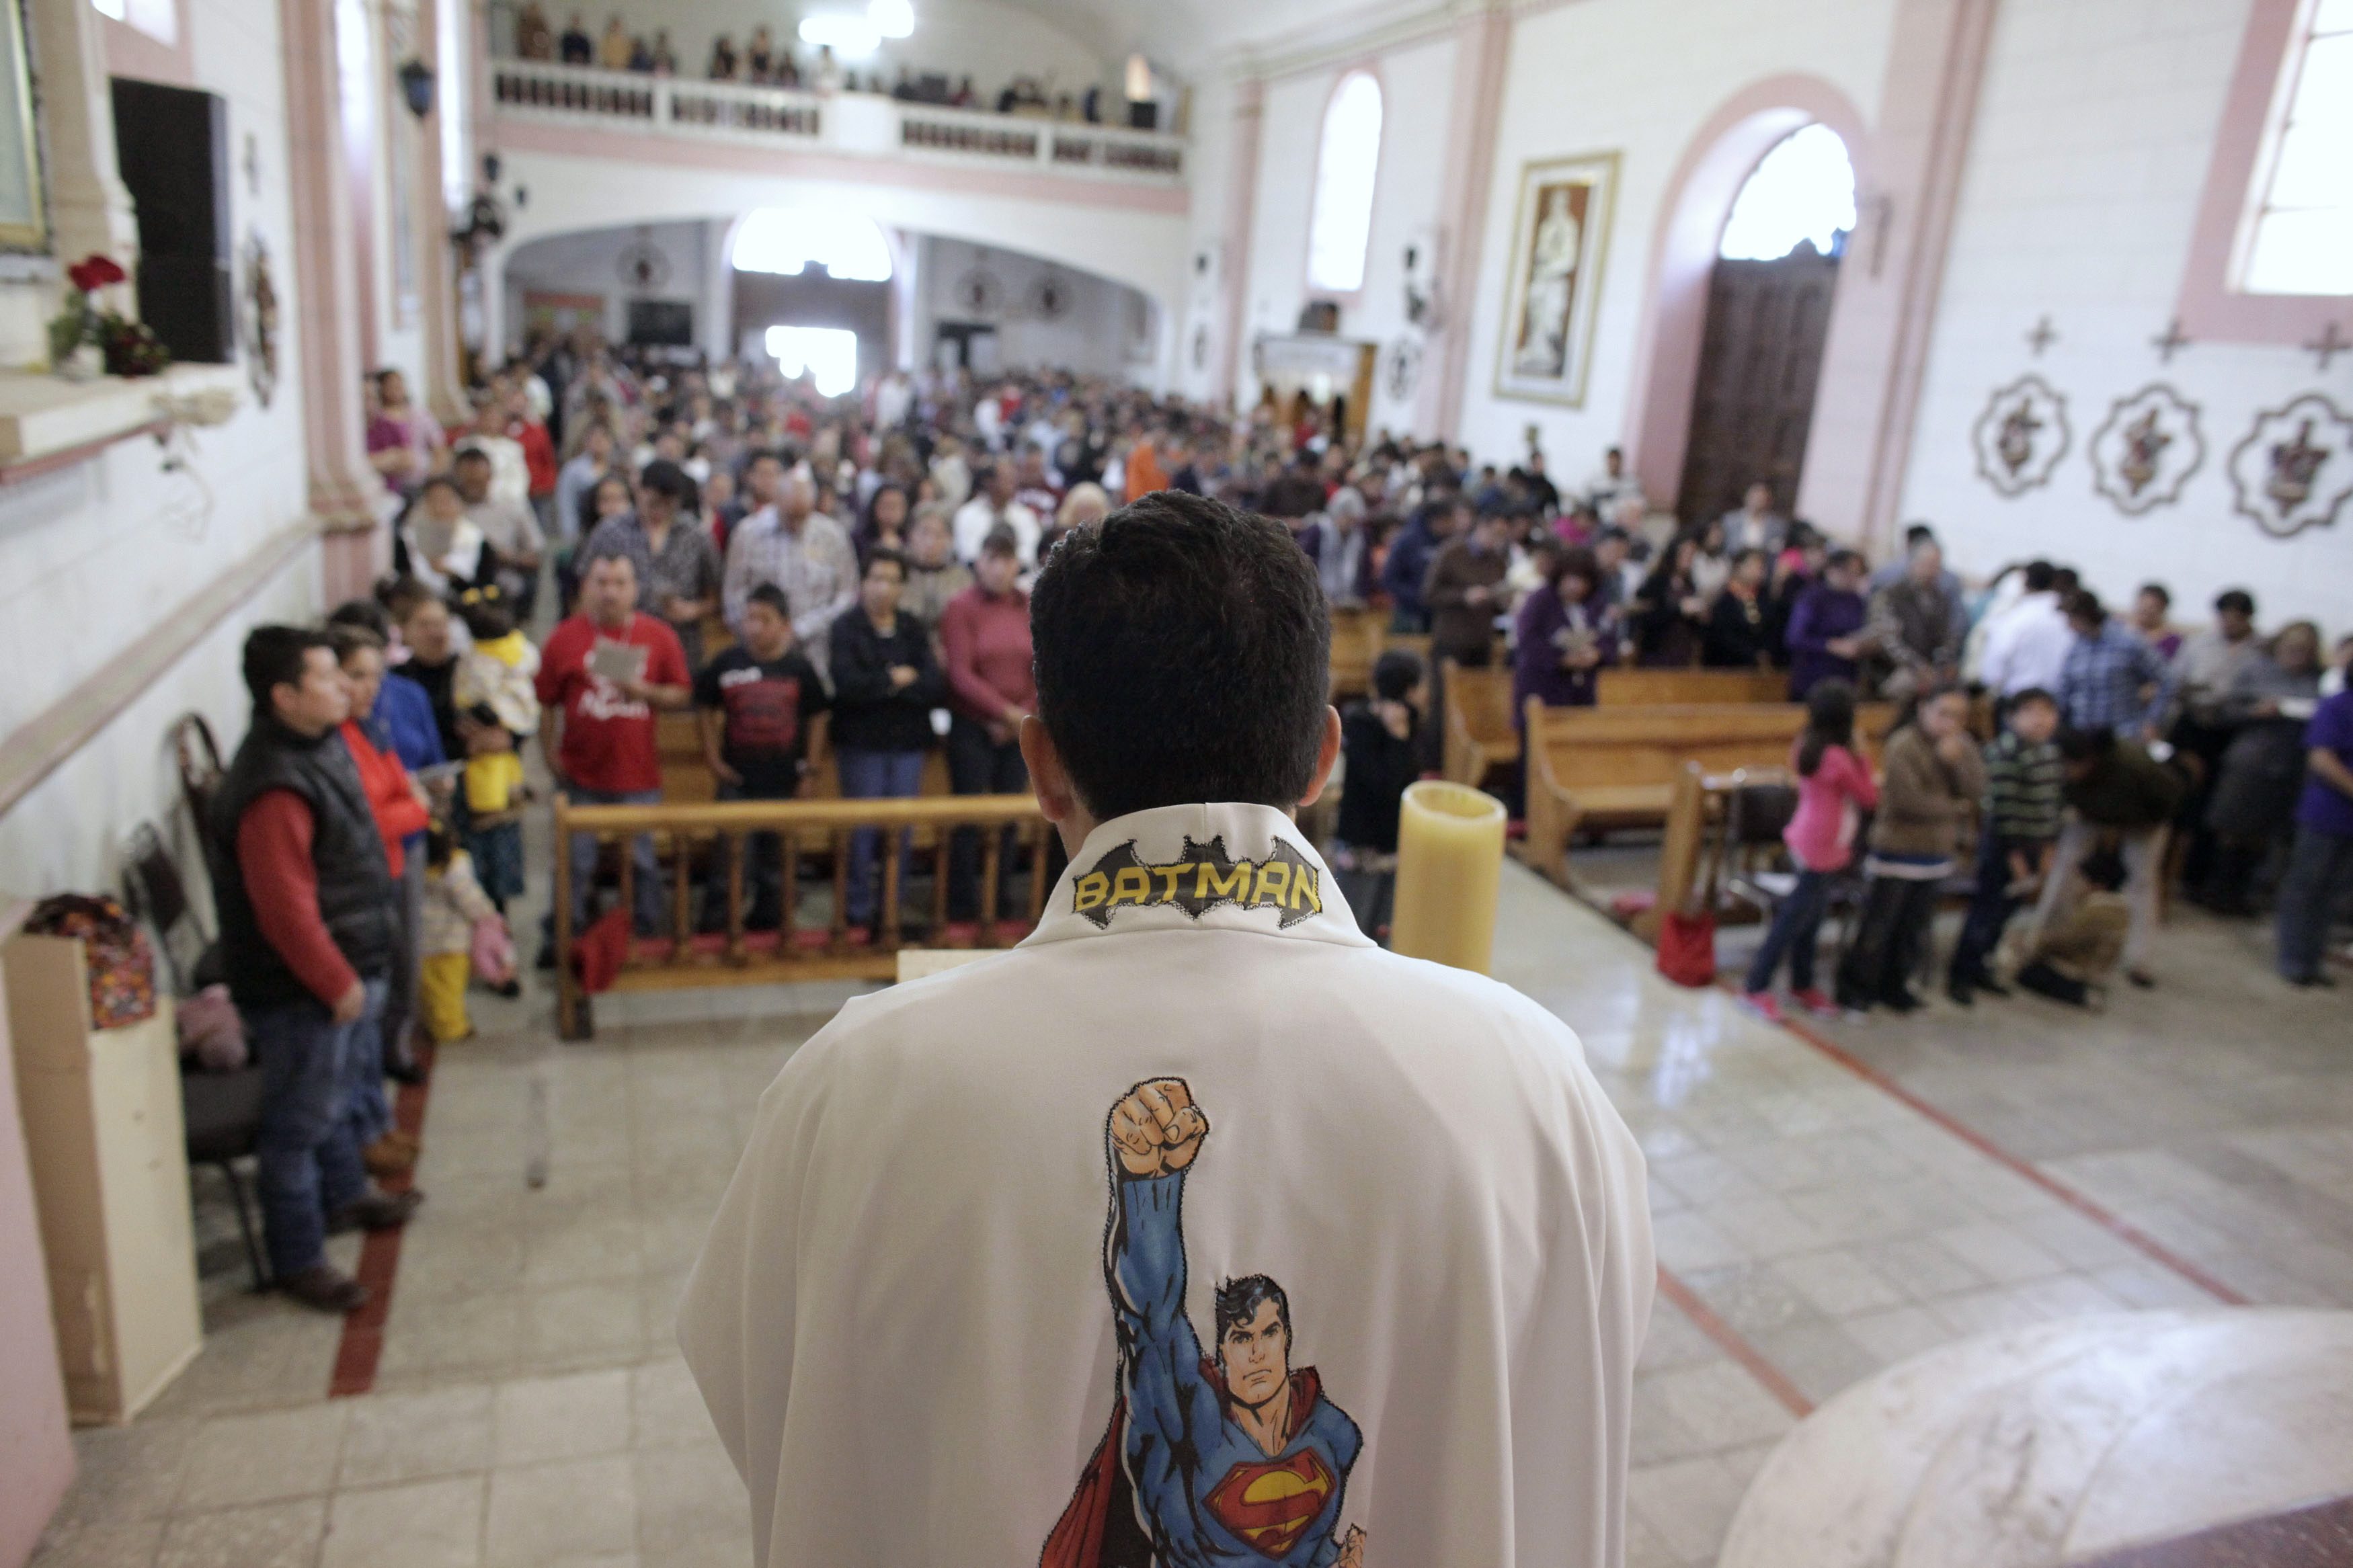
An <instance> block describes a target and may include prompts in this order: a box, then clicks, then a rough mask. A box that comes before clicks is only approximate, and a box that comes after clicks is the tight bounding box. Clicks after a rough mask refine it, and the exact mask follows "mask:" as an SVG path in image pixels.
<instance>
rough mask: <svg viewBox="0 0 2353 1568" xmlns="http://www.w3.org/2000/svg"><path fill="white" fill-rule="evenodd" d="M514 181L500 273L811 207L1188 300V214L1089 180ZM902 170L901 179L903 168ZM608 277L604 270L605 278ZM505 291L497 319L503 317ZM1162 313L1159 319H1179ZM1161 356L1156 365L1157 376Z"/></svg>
mask: <svg viewBox="0 0 2353 1568" xmlns="http://www.w3.org/2000/svg"><path fill="white" fill-rule="evenodd" d="M506 162H507V164H508V167H509V169H510V170H511V172H512V174H511V179H512V183H513V184H522V185H525V186H528V187H529V189H530V191H531V201H530V204H529V205H527V206H525V207H523V208H522V210H521V211H519V212H518V213H516V214H515V215H514V219H513V223H512V226H511V227H510V230H509V237H508V241H507V243H506V245H504V246H503V247H501V249H499V250H498V251H496V252H493V253H492V256H491V266H492V268H494V269H497V270H502V269H503V268H505V267H506V266H508V265H509V264H510V262H511V258H513V257H515V256H516V255H518V254H520V253H521V252H522V247H524V246H525V245H528V244H529V243H531V242H532V241H533V240H534V239H537V238H540V237H545V236H549V235H558V234H565V233H570V232H576V231H578V230H582V229H587V228H604V227H607V226H610V225H612V224H614V223H615V222H628V223H650V224H663V223H669V222H673V221H676V220H679V219H690V220H692V221H694V222H698V223H699V222H702V221H704V220H706V219H707V218H708V217H709V216H711V215H712V214H715V213H740V212H745V211H749V210H750V209H752V208H754V207H761V206H781V207H797V208H798V207H806V208H814V209H818V210H821V211H834V212H843V213H852V214H859V215H862V216H867V217H871V218H872V219H873V220H874V221H875V222H876V223H878V224H880V225H881V226H882V227H883V228H884V229H885V230H886V231H887V230H892V229H898V230H902V231H905V232H910V233H918V234H929V235H936V236H939V237H944V238H955V239H962V240H968V241H971V242H973V243H976V244H980V245H991V246H996V247H1000V248H1005V249H1012V250H1018V251H1021V252H1023V253H1024V254H1031V255H1039V256H1045V257H1049V258H1052V259H1054V260H1056V261H1058V262H1060V263H1061V264H1063V265H1065V266H1067V267H1069V268H1073V269H1074V270H1077V271H1082V272H1088V273H1092V274H1093V275H1095V276H1097V277H1100V278H1107V279H1113V280H1114V281H1117V282H1120V283H1124V284H1127V285H1129V286H1131V287H1133V288H1135V289H1140V290H1142V291H1143V292H1145V293H1146V294H1148V295H1150V296H1152V297H1153V298H1154V299H1155V300H1158V301H1162V302H1163V304H1164V307H1166V306H1169V305H1181V302H1182V300H1183V299H1184V288H1185V278H1186V264H1187V251H1186V241H1187V235H1188V230H1189V222H1188V219H1187V216H1186V214H1185V213H1184V212H1182V211H1155V210H1152V209H1150V208H1148V207H1145V206H1129V205H1092V204H1091V203H1090V202H1089V200H1088V198H1089V196H1090V195H1094V194H1097V193H1093V192H1091V191H1090V190H1089V189H1088V188H1087V187H1086V186H1085V184H1084V183H1083V182H1078V181H1073V182H1071V184H1072V185H1073V187H1074V189H1073V193H1072V195H1073V199H1072V200H1071V201H1067V202H1064V201H1051V200H1040V199H1037V198H1035V197H1031V196H1026V195H1023V196H1016V195H1002V194H999V193H998V192H997V191H996V190H993V189H990V188H989V182H988V181H987V178H986V172H984V173H983V174H975V175H971V176H966V175H965V172H964V171H960V170H942V171H934V170H933V169H932V168H931V167H930V166H929V165H913V166H912V167H913V169H914V170H915V172H916V173H918V174H921V175H922V178H921V179H920V180H916V179H913V178H910V179H906V180H892V181H882V180H871V181H858V180H853V179H847V178H844V179H834V178H819V177H811V176H808V175H806V174H792V173H790V172H788V171H789V163H782V164H780V166H779V168H778V170H777V172H776V173H775V174H744V173H741V172H736V171H731V170H727V169H721V168H696V167H691V166H684V165H674V164H657V163H632V162H620V161H606V160H598V159H587V158H578V157H570V156H565V155H562V154H557V153H538V152H514V151H510V152H509V153H507V154H506ZM901 172H902V173H905V172H906V171H903V170H902V171H901ZM608 276H609V274H608ZM504 293H505V290H504V289H503V288H502V289H501V300H500V303H501V317H502V318H504V317H505V310H504V304H505V301H504V298H503V296H504ZM1172 316H1173V312H1172V310H1169V309H1167V308H1164V309H1163V310H1161V311H1160V315H1159V319H1160V321H1162V322H1163V323H1167V322H1169V321H1171V320H1172ZM497 330H498V332H499V335H500V339H501V341H502V342H505V341H512V340H515V339H517V338H518V337H519V335H520V331H521V328H520V323H518V322H515V321H512V320H510V319H502V320H501V321H499V322H498V323H497ZM1162 339H1163V342H1162V343H1161V345H1160V347H1159V353H1160V354H1161V355H1173V351H1174V342H1175V332H1174V330H1173V328H1169V329H1167V330H1166V331H1163V333H1162ZM1158 363H1162V360H1161V359H1160V358H1158V357H1156V358H1155V368H1156V366H1157V364H1158Z"/></svg>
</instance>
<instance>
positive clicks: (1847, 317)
mask: <svg viewBox="0 0 2353 1568" xmlns="http://www.w3.org/2000/svg"><path fill="white" fill-rule="evenodd" d="M1995 3H1996V0H1950V4H1949V5H1947V4H1946V3H1945V0H1906V8H1905V13H1903V14H1900V15H1899V17H1898V21H1897V26H1898V28H1899V31H1900V30H1902V29H1904V28H1905V26H1906V23H1907V22H1910V23H1911V24H1912V25H1913V26H1915V27H1916V28H1919V29H1922V30H1926V29H1928V28H1931V27H1936V26H1937V25H1938V24H1941V26H1940V27H1939V28H1938V30H1936V32H1935V34H1934V37H1935V41H1936V52H1935V53H1934V54H1930V53H1928V52H1927V51H1926V50H1923V51H1922V52H1920V53H1919V54H1917V55H1914V56H1910V57H1905V56H1901V55H1899V57H1898V59H1897V61H1896V62H1895V64H1894V65H1892V66H1891V67H1890V68H1889V71H1888V77H1887V85H1886V87H1885V89H1883V91H1884V93H1885V95H1886V96H1885V97H1883V100H1882V101H1881V105H1880V124H1881V128H1882V132H1883V134H1886V133H1888V128H1889V127H1891V126H1893V125H1894V124H1897V123H1899V122H1903V123H1907V124H1908V123H1909V121H1908V120H1906V118H1905V116H1901V115H1899V114H1898V113H1897V111H1896V110H1895V109H1894V107H1893V105H1894V101H1895V97H1894V95H1896V94H1897V93H1901V92H1906V91H1918V92H1922V93H1924V94H1932V95H1933V96H1930V97H1929V98H1928V102H1929V104H1930V110H1929V114H1928V117H1927V119H1928V123H1927V126H1926V132H1925V135H1921V134H1919V132H1916V131H1914V132H1908V134H1911V135H1915V136H1917V137H1918V140H1919V142H1920V144H1921V152H1920V162H1919V164H1918V167H1917V169H1916V171H1915V174H1914V183H1913V184H1911V185H1909V186H1908V187H1899V186H1898V185H1897V183H1896V182H1895V181H1894V179H1892V178H1891V179H1890V180H1889V181H1888V182H1887V184H1888V187H1889V190H1890V192H1891V196H1890V199H1891V200H1895V201H1902V200H1905V198H1906V197H1907V196H1908V197H1909V198H1910V205H1911V206H1912V207H1913V208H1914V221H1915V225H1916V226H1915V228H1914V229H1913V231H1912V232H1911V233H1910V234H1909V235H1908V236H1905V237H1903V238H1902V239H1901V240H1900V241H1895V242H1894V247H1895V252H1896V255H1897V256H1898V257H1899V258H1901V265H1900V268H1899V269H1898V272H1897V274H1896V279H1897V287H1898V289H1899V292H1898V293H1897V295H1896V296H1895V298H1894V300H1893V309H1892V310H1889V311H1887V313H1886V316H1885V317H1884V319H1883V320H1880V321H1876V322H1874V323H1873V328H1874V330H1876V331H1879V332H1880V333H1882V334H1883V336H1884V340H1885V341H1884V342H1883V343H1874V344H1873V346H1875V347H1877V348H1878V350H1879V352H1880V353H1882V354H1883V356H1884V358H1883V361H1882V362H1881V363H1883V364H1884V365H1885V367H1886V377H1887V379H1886V392H1885V395H1884V397H1883V399H1882V400H1881V402H1880V405H1879V408H1878V424H1877V430H1876V440H1875V443H1874V447H1873V453H1872V463H1871V469H1870V472H1869V474H1868V476H1867V478H1866V479H1865V481H1864V485H1863V489H1862V509H1861V529H1860V534H1859V536H1860V537H1861V538H1862V540H1863V541H1864V542H1866V543H1873V544H1878V545H1881V546H1884V547H1889V548H1892V546H1893V542H1894V538H1895V521H1896V511H1897V509H1898V507H1899V506H1900V505H1901V503H1902V501H1903V497H1904V476H1905V472H1906V471H1907V469H1908V468H1909V466H1910V464H1911V460H1912V434H1913V426H1914V425H1915V422H1916V421H1917V419H1918V417H1919V412H1920V388H1921V386H1922V384H1924V383H1925V382H1926V379H1927V374H1928V342H1929V337H1930V334H1931V332H1932V331H1933V330H1934V329H1935V327H1936V307H1937V305H1938V303H1939V302H1940V301H1941V300H1942V299H1943V295H1944V286H1945V261H1946V258H1947V257H1948V256H1949V255H1950V254H1951V253H1952V245H1953V215H1954V212H1955V210H1956V209H1957V207H1958V205H1959V204H1960V193H1961V175H1962V174H1963V172H1964V171H1965V170H1966V169H1967V167H1968V154H1969V136H1970V133H1971V132H1972V131H1973V130H1974V128H1975V127H1976V124H1977V106H1978V95H1979V93H1980V91H1981V90H1982V89H1983V87H1984V84H1985V63H1986V55H1987V52H1988V51H1989V49H1990V48H1991V47H1992V43H1993V21H1994V10H1995ZM1915 76H1916V78H1917V80H1916V81H1915V80H1914V78H1915ZM1857 292H1858V295H1859V293H1860V291H1857ZM1856 319H1857V312H1856V310H1852V309H1851V310H1848V311H1847V312H1845V314H1844V316H1843V319H1842V318H1841V311H1840V310H1839V308H1838V306H1837V305H1836V303H1833V304H1832V306H1831V341H1830V343H1829V345H1828V351H1827V352H1826V353H1824V354H1823V356H1822V362H1823V363H1824V365H1825V366H1828V365H1831V364H1833V363H1838V362H1837V360H1836V359H1834V358H1833V356H1834V355H1836V354H1838V353H1840V351H1841V331H1852V330H1853V327H1854V323H1855V321H1856ZM1866 341H1867V342H1869V341H1870V340H1868V339H1866ZM1821 402H1822V400H1821V399H1819V398H1818V399H1817V400H1816V412H1815V418H1816V419H1817V420H1819V419H1820V417H1821V414H1820V406H1821ZM1806 489H1810V487H1807V486H1805V485H1803V484H1802V483H1801V485H1800V490H1801V499H1802V492H1803V491H1804V490H1806Z"/></svg>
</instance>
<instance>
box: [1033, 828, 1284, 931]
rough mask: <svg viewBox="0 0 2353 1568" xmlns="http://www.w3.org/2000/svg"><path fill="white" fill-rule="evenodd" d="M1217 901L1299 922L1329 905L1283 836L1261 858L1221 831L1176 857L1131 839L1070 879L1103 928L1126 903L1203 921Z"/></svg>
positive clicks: (1077, 907) (1081, 907)
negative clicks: (1140, 849)
mask: <svg viewBox="0 0 2353 1568" xmlns="http://www.w3.org/2000/svg"><path fill="white" fill-rule="evenodd" d="M1219 904H1232V905H1234V906H1235V907H1237V908H1239V909H1245V910H1274V911H1276V914H1275V923H1276V924H1277V926H1279V927H1288V926H1294V925H1297V924H1298V923H1299V922H1300V921H1303V920H1305V919H1307V918H1308V917H1309V916H1310V915H1315V914H1321V913H1322V912H1323V910H1324V889H1323V879H1322V878H1321V877H1320V876H1319V875H1318V873H1317V871H1316V868H1314V866H1312V865H1310V864H1309V863H1308V861H1307V858H1306V857H1305V856H1303V855H1302V854H1301V853H1300V852H1299V850H1298V849H1297V848H1296V847H1294V846H1293V845H1291V844H1288V843H1286V842H1284V841H1283V840H1282V839H1280V838H1277V839H1276V840H1274V842H1273V844H1272V845H1271V846H1270V847H1268V849H1267V852H1266V858H1264V859H1263V860H1236V859H1234V858H1232V857H1231V856H1230V855H1229V854H1227V852H1226V841H1225V838H1224V837H1223V836H1222V835H1220V836H1219V837H1214V838H1212V839H1210V840H1209V841H1208V843H1207V844H1197V843H1195V842H1194V841H1193V840H1192V839H1191V838H1189V837H1188V838H1187V839H1186V840H1185V847H1184V850H1183V852H1182V853H1181V854H1179V855H1178V856H1177V858H1176V859H1175V860H1172V861H1168V862H1166V863H1165V864H1155V863H1153V862H1150V861H1146V860H1144V859H1142V858H1138V857H1137V855H1136V853H1135V840H1134V839H1132V838H1131V839H1129V840H1128V841H1127V842H1126V843H1124V844H1122V845H1120V846H1119V847H1116V848H1114V849H1113V850H1112V851H1111V852H1110V853H1109V854H1107V855H1105V856H1104V857H1103V858H1102V859H1100V860H1098V861H1096V862H1095V863H1094V866H1093V868H1092V869H1091V870H1088V871H1086V872H1083V873H1082V874H1081V875H1080V876H1079V878H1078V879H1077V880H1076V881H1075V882H1074V883H1073V884H1072V885H1071V909H1072V910H1073V911H1074V912H1076V913H1078V914H1081V915H1083V916H1085V917H1086V918H1087V919H1088V920H1090V921H1093V922H1094V923H1095V925H1096V926H1098V927H1108V926H1109V925H1110V924H1111V917H1112V916H1113V914H1115V913H1117V912H1118V911H1119V910H1122V909H1139V910H1141V909H1152V908H1155V907H1166V908H1170V909H1178V910H1184V911H1185V912H1186V913H1187V915H1189V916H1191V917H1192V918H1193V919H1195V920H1199V919H1200V918H1201V916H1202V915H1203V914H1204V913H1205V912H1206V911H1208V910H1212V909H1215V908H1216V907H1217V906H1219Z"/></svg>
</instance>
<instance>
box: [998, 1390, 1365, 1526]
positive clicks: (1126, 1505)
mask: <svg viewBox="0 0 2353 1568" xmlns="http://www.w3.org/2000/svg"><path fill="white" fill-rule="evenodd" d="M1201 1375H1202V1377H1203V1378H1205V1379H1207V1380H1208V1384H1209V1386H1210V1387H1211V1388H1213V1389H1215V1390H1216V1391H1217V1394H1218V1403H1219V1405H1224V1404H1225V1401H1226V1380H1225V1378H1224V1376H1223V1375H1222V1374H1220V1373H1219V1371H1218V1363H1215V1362H1213V1361H1209V1360H1208V1359H1206V1358H1204V1359H1203V1361H1202V1363H1201ZM1323 1392H1324V1384H1323V1379H1321V1378H1320V1377H1318V1376H1317V1375H1316V1373H1315V1369H1314V1367H1312V1366H1308V1367H1302V1368H1300V1369H1299V1370H1298V1371H1297V1372H1294V1373H1292V1374H1291V1429H1292V1430H1293V1432H1296V1431H1298V1430H1299V1428H1300V1426H1302V1424H1303V1423H1304V1422H1305V1421H1306V1419H1307V1416H1308V1413H1309V1412H1310V1411H1312V1410H1314V1408H1315V1401H1316V1400H1317V1398H1319V1397H1320V1396H1321V1395H1322V1394H1323ZM1126 1447H1127V1400H1126V1399H1125V1398H1124V1397H1122V1398H1120V1399H1118V1400H1116V1401H1114V1402H1113V1405H1112V1407H1111V1421H1110V1423H1109V1424H1108V1425H1107V1426H1104V1428H1103V1441H1102V1442H1100V1443H1098V1444H1096V1445H1095V1451H1094V1457H1093V1458H1091V1459H1089V1460H1088V1461H1087V1465H1086V1468H1085V1469H1083V1470H1082V1471H1080V1472H1079V1485H1078V1489H1077V1490H1076V1491H1074V1492H1072V1493H1071V1500H1070V1502H1069V1504H1068V1505H1067V1506H1065V1507H1064V1508H1063V1510H1062V1517H1061V1518H1060V1519H1059V1520H1057V1521H1054V1529H1053V1532H1052V1533H1051V1534H1050V1535H1048V1536H1047V1537H1046V1549H1045V1550H1044V1551H1043V1552H1039V1554H1038V1568H1152V1542H1151V1538H1150V1537H1148V1536H1146V1535H1145V1533H1144V1526H1143V1524H1142V1523H1141V1522H1140V1521H1138V1520H1137V1519H1136V1517H1135V1493H1134V1489H1133V1488H1132V1487H1130V1486H1129V1485H1128V1480H1127V1466H1126V1464H1125V1463H1124V1458H1125V1454H1126Z"/></svg>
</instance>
